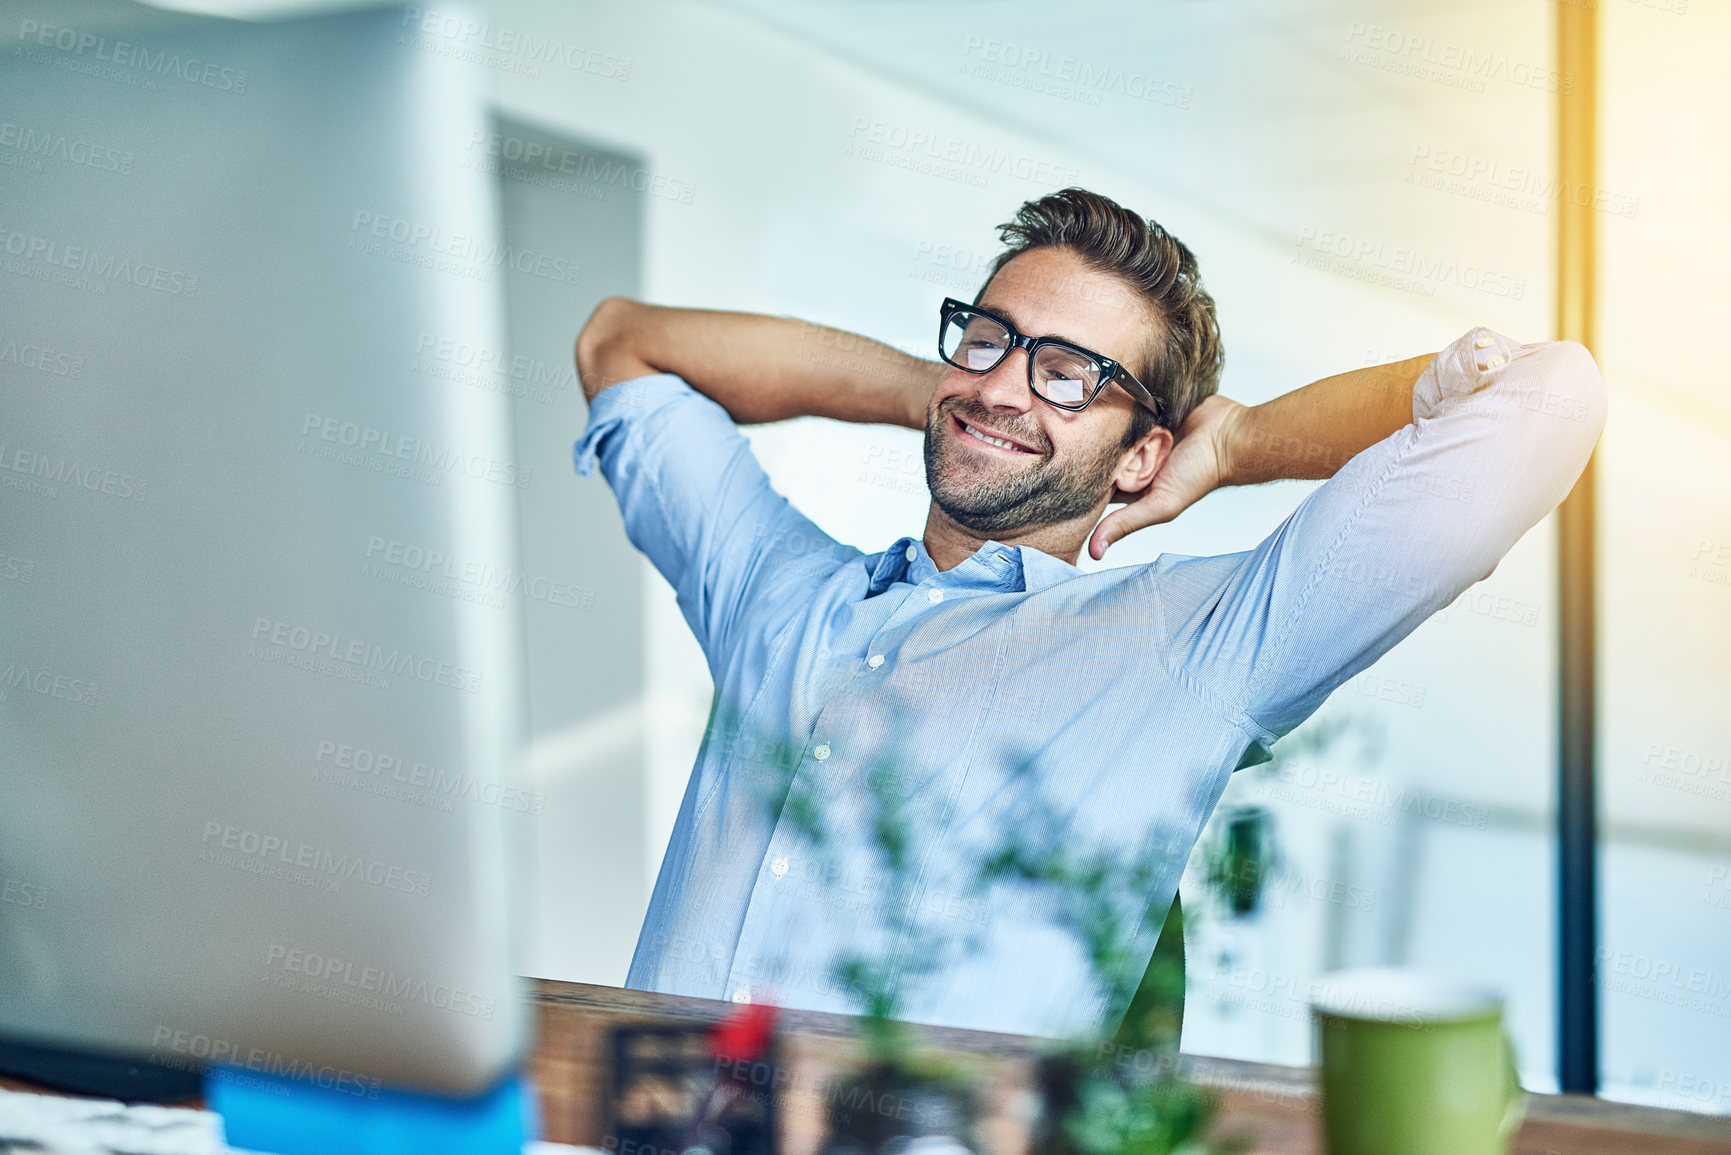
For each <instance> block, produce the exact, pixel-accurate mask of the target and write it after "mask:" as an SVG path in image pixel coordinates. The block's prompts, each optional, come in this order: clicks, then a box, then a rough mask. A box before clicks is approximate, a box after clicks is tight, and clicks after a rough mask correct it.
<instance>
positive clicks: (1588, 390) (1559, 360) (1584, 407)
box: [1519, 341, 1609, 454]
mask: <svg viewBox="0 0 1731 1155" xmlns="http://www.w3.org/2000/svg"><path fill="white" fill-rule="evenodd" d="M1521 360H1523V361H1526V362H1530V363H1531V365H1530V370H1529V372H1530V373H1531V377H1530V378H1529V380H1530V381H1531V383H1530V384H1526V385H1523V386H1522V387H1521V389H1520V395H1519V401H1520V404H1521V407H1522V408H1523V409H1526V410H1528V411H1530V412H1532V413H1534V414H1535V415H1539V416H1546V417H1551V418H1555V419H1556V420H1557V421H1558V422H1560V423H1561V429H1562V431H1563V433H1564V435H1565V436H1567V435H1571V434H1572V435H1574V437H1576V438H1578V439H1579V442H1580V444H1581V446H1582V449H1583V453H1584V454H1585V453H1590V452H1592V448H1593V446H1594V445H1596V444H1598V441H1599V435H1600V434H1601V433H1603V432H1604V431H1605V417H1606V414H1607V411H1608V408H1609V404H1608V399H1607V393H1606V389H1605V378H1604V376H1603V375H1602V374H1601V373H1600V372H1599V365H1598V362H1596V361H1595V360H1594V359H1593V355H1592V353H1590V352H1589V351H1588V350H1587V347H1586V346H1585V345H1583V344H1581V343H1580V342H1579V341H1543V342H1540V343H1538V344H1536V345H1532V346H1529V347H1528V351H1527V353H1526V356H1525V357H1523V358H1521ZM1552 428H1553V429H1555V428H1558V427H1556V426H1553V427H1552Z"/></svg>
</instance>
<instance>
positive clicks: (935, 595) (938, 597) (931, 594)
mask: <svg viewBox="0 0 1731 1155" xmlns="http://www.w3.org/2000/svg"><path fill="white" fill-rule="evenodd" d="M926 597H927V598H929V599H930V600H931V603H932V604H933V605H934V606H935V605H937V604H938V603H939V602H941V601H943V600H944V591H943V590H927V591H926Z"/></svg>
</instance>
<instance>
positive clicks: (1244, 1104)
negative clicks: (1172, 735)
mask: <svg viewBox="0 0 1731 1155" xmlns="http://www.w3.org/2000/svg"><path fill="white" fill-rule="evenodd" d="M535 1000H536V1005H537V1011H538V1020H539V1030H540V1033H539V1036H538V1038H537V1040H536V1044H535V1050H534V1054H533V1056H532V1058H531V1060H530V1067H531V1073H532V1074H533V1076H534V1079H535V1083H536V1085H537V1086H538V1087H539V1088H540V1089H541V1101H542V1107H543V1115H544V1119H545V1127H546V1131H547V1135H546V1137H547V1138H548V1139H551V1140H553V1141H554V1142H559V1143H575V1144H580V1145H583V1146H590V1147H599V1146H602V1145H603V1144H602V1141H603V1136H602V1120H601V1118H600V1115H599V1111H598V1107H599V1104H600V1102H601V1097H600V1091H601V1089H602V1088H603V1086H604V1084H605V1080H606V1078H607V1064H606V1059H605V1055H606V1053H607V1052H606V1041H607V1033H608V1031H609V1029H610V1028H611V1027H613V1026H615V1025H617V1024H621V1023H628V1022H649V1021H654V1020H662V1021H666V1020H684V1021H687V1022H713V1021H715V1020H717V1019H719V1018H721V1017H722V1016H723V1015H725V1014H726V1013H727V1012H728V1011H729V1010H731V1009H732V1006H731V1005H730V1004H728V1003H722V1002H712V1001H710V1000H707V999H688V998H679V997H675V996H671V995H652V994H646V993H644V992H642V991H627V990H619V989H616V988H613V987H597V986H587V985H584V984H580V983H561V982H551V981H548V980H536V982H535ZM781 1026H782V1030H783V1036H782V1038H783V1062H784V1065H785V1067H786V1068H787V1069H788V1070H789V1071H791V1072H793V1073H794V1078H793V1083H794V1086H793V1087H791V1088H788V1089H784V1090H783V1092H782V1094H783V1096H784V1097H783V1099H782V1100H781V1101H782V1103H783V1104H784V1109H783V1111H782V1150H783V1155H815V1152H816V1149H817V1144H818V1139H819V1137H820V1134H821V1131H820V1124H821V1119H822V1108H823V1089H824V1083H825V1081H826V1080H827V1079H828V1077H829V1075H830V1074H831V1073H833V1072H836V1071H838V1070H840V1069H841V1067H842V1066H843V1065H844V1064H846V1063H847V1062H848V1060H849V1059H850V1057H851V1055H852V1054H853V1021H852V1020H851V1019H848V1018H846V1017H844V1016H839V1015H827V1014H820V1013H818V1012H815V1011H786V1012H783V1016H782V1020H781ZM918 1034H919V1035H920V1037H921V1038H923V1039H924V1040H925V1041H926V1042H927V1043H929V1044H930V1045H932V1046H935V1047H938V1048H941V1049H943V1050H945V1051H947V1052H949V1053H951V1054H952V1055H954V1056H956V1057H957V1058H958V1060H959V1061H962V1062H966V1063H970V1064H973V1065H975V1067H976V1069H977V1070H978V1071H979V1073H980V1076H981V1080H982V1085H983V1086H984V1087H985V1088H986V1099H987V1109H988V1111H989V1112H990V1114H991V1115H992V1116H993V1121H992V1123H991V1124H990V1125H989V1126H988V1127H987V1128H986V1129H985V1134H984V1135H983V1136H982V1138H983V1139H984V1141H985V1143H986V1144H987V1145H988V1146H990V1147H991V1148H992V1155H1022V1152H1024V1151H1025V1150H1026V1133H1025V1130H1024V1129H1023V1128H1022V1127H1021V1126H1020V1125H1019V1124H1017V1123H1016V1122H1015V1119H1016V1118H1017V1116H1018V1110H1017V1107H1018V1103H1019V1102H1020V1101H1025V1100H1019V1098H1018V1097H1019V1096H1023V1095H1025V1094H1026V1093H1027V1092H1026V1088H1027V1086H1028V1077H1029V1074H1030V1072H1031V1070H1032V1060H1033V1057H1034V1055H1035V1054H1036V1053H1037V1044H1035V1043H1034V1042H1032V1041H1030V1040H1027V1039H1023V1038H1020V1037H1018V1036H1014V1035H996V1034H989V1033H986V1032H981V1031H963V1030H954V1029H948V1028H938V1027H922V1028H918ZM1185 1062H1186V1066H1187V1069H1188V1071H1189V1073H1190V1076H1191V1077H1192V1078H1194V1079H1196V1080H1198V1081H1199V1082H1202V1083H1205V1084H1208V1085H1209V1086H1212V1087H1214V1088H1216V1089H1217V1090H1219V1091H1220V1092H1221V1094H1222V1096H1223V1100H1224V1105H1223V1108H1222V1110H1221V1125H1222V1129H1223V1130H1226V1131H1247V1132H1249V1133H1251V1134H1252V1135H1254V1136H1255V1138H1256V1145H1255V1146H1254V1147H1253V1148H1252V1150H1253V1151H1254V1152H1256V1153H1257V1155H1322V1141H1321V1131H1320V1126H1319V1122H1318V1119H1317V1116H1316V1113H1315V1102H1316V1096H1315V1091H1314V1087H1313V1083H1312V1076H1311V1072H1310V1071H1309V1070H1308V1069H1306V1068H1302V1067H1275V1066H1267V1065H1264V1064H1259V1063H1243V1062H1237V1061H1234V1060H1230V1059H1207V1058H1201V1057H1195V1056H1186V1059H1185ZM1514 1151H1515V1152H1516V1155H1631V1153H1636V1155H1731V1119H1725V1118H1717V1117H1712V1116H1703V1115H1695V1114H1691V1113H1688V1112H1682V1111H1665V1110H1660V1109H1658V1108H1653V1107H1631V1106H1624V1105H1622V1104H1618V1103H1606V1102H1601V1101H1600V1100H1597V1099H1589V1098H1583V1097H1579V1096H1570V1095H1534V1096H1532V1097H1531V1100H1530V1102H1529V1105H1528V1108H1527V1118H1526V1122H1525V1123H1524V1124H1523V1125H1522V1127H1521V1131H1520V1134H1519V1136H1517V1138H1516V1141H1515V1146H1514ZM1390 1155H1399V1153H1398V1152H1390Z"/></svg>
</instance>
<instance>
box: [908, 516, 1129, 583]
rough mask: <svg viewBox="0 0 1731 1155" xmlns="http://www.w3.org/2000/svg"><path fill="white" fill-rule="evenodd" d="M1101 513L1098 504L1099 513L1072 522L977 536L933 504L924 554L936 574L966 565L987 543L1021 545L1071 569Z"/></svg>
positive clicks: (927, 523)
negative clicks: (934, 568)
mask: <svg viewBox="0 0 1731 1155" xmlns="http://www.w3.org/2000/svg"><path fill="white" fill-rule="evenodd" d="M1104 510H1105V503H1104V502H1102V503H1101V505H1100V508H1099V509H1096V510H1094V511H1092V512H1091V513H1089V514H1088V515H1086V516H1085V517H1082V518H1078V519H1076V520H1074V521H1064V522H1058V523H1057V524H1055V525H1038V526H1029V527H1027V528H1026V529H1020V530H1014V531H1011V532H1009V533H1005V534H1003V535H1002V536H999V535H997V534H983V535H982V534H978V533H975V532H974V531H973V530H970V529H967V528H965V527H964V526H960V525H957V524H956V522H955V521H953V520H952V519H951V518H950V516H949V515H948V514H946V513H945V512H944V511H943V510H941V509H939V508H938V504H937V502H935V501H934V502H933V503H932V505H931V508H930V509H929V510H928V511H927V513H926V532H925V536H924V541H925V546H926V553H927V554H929V555H930V556H931V559H932V564H933V565H935V566H937V567H938V572H940V573H942V572H944V571H945V570H949V569H953V568H955V567H956V566H958V565H960V564H962V563H963V562H964V561H967V560H968V559H969V558H970V557H973V556H974V554H975V553H977V552H979V549H980V547H981V546H982V545H985V544H986V542H988V541H996V542H999V543H1001V544H1003V545H1025V546H1027V547H1028V548H1030V549H1037V550H1039V551H1040V552H1041V553H1048V554H1051V555H1052V556H1053V557H1055V558H1057V559H1058V560H1059V561H1061V562H1063V563H1064V564H1066V565H1075V564H1076V559H1077V558H1079V557H1081V556H1082V547H1083V546H1084V545H1086V544H1087V541H1088V535H1089V534H1090V533H1091V532H1093V529H1094V526H1095V525H1097V524H1098V523H1099V521H1100V514H1101V513H1102V512H1103V511H1104Z"/></svg>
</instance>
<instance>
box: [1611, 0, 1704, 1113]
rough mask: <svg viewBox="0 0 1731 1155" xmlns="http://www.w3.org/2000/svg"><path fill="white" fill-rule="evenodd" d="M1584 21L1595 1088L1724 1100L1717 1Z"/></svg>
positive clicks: (1626, 7)
mask: <svg viewBox="0 0 1731 1155" xmlns="http://www.w3.org/2000/svg"><path fill="white" fill-rule="evenodd" d="M1601 17H1602V19H1603V21H1604V23H1603V26H1602V30H1601V41H1600V42H1601V44H1602V45H1603V49H1602V51H1603V53H1604V59H1603V65H1602V67H1603V70H1604V94H1603V104H1602V107H1603V110H1604V111H1603V114H1602V115H1603V116H1604V125H1603V133H1602V136H1603V141H1604V143H1603V149H1604V152H1603V156H1602V159H1601V179H1600V184H1601V186H1602V187H1601V188H1600V189H1598V190H1595V194H1594V195H1595V203H1596V204H1599V205H1601V206H1602V212H1601V213H1600V238H1601V239H1600V243H1601V245H1602V252H1603V276H1602V280H1601V289H1600V292H1601V306H1600V317H1601V320H1600V338H1599V360H1600V364H1601V365H1602V366H1603V367H1604V370H1605V377H1606V380H1607V381H1608V383H1609V384H1610V388H1611V422H1610V426H1609V427H1608V429H1607V431H1606V433H1605V437H1604V440H1603V442H1602V443H1601V445H1600V450H1599V468H1600V483H1599V489H1600V513H1599V534H1600V563H1599V565H1600V569H1599V572H1600V575H1601V583H1602V584H1601V595H1600V597H1601V602H1600V607H1599V623H1600V626H1599V628H1600V636H1601V638H1602V642H1601V651H1600V687H1601V690H1600V693H1601V703H1600V717H1601V723H1600V726H1601V729H1600V734H1599V757H1600V766H1601V771H1600V773H1601V781H1602V784H1603V785H1602V789H1601V798H1602V811H1601V813H1602V819H1601V842H1602V849H1601V853H1600V871H1601V880H1602V888H1603V895H1602V905H1601V910H1602V912H1603V915H1602V930H1601V946H1602V948H1603V950H1602V953H1601V956H1600V968H1599V980H1600V984H1601V987H1602V996H1601V997H1602V1006H1603V1012H1602V1018H1601V1040H1600V1043H1601V1045H1600V1064H1601V1069H1602V1071H1603V1078H1604V1088H1603V1093H1604V1094H1605V1095H1606V1096H1607V1097H1611V1098H1620V1099H1629V1100H1634V1101H1641V1102H1653V1103H1659V1104H1662V1105H1664V1106H1670V1107H1684V1108H1689V1109H1692V1110H1698V1111H1712V1112H1718V1113H1731V661H1728V660H1727V657H1726V653H1727V650H1726V647H1727V643H1728V641H1731V469H1727V462H1731V394H1728V393H1727V387H1726V385H1727V377H1726V369H1725V364H1726V361H1725V355H1724V350H1723V344H1724V341H1723V333H1724V318H1725V316H1726V314H1727V310H1728V309H1731V280H1728V279H1727V276H1726V269H1727V267H1728V264H1731V236H1728V235H1727V233H1726V231H1725V229H1724V228H1723V227H1722V225H1720V224H1717V223H1715V222H1720V221H1722V220H1723V217H1724V213H1725V208H1724V189H1725V187H1726V184H1727V181H1731V147H1727V145H1728V142H1727V135H1726V131H1725V118H1724V116H1723V115H1722V110H1723V109H1725V108H1726V107H1728V106H1731V72H1728V70H1727V69H1726V67H1725V61H1726V59H1727V58H1728V54H1731V9H1727V8H1726V7H1725V6H1724V5H1717V4H1700V3H1687V4H1685V3H1683V2H1681V0H1666V2H1660V3H1653V4H1632V3H1623V4H1604V5H1601Z"/></svg>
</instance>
